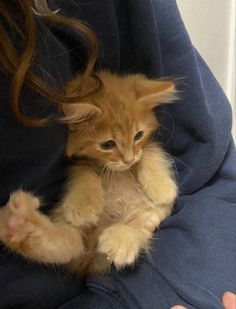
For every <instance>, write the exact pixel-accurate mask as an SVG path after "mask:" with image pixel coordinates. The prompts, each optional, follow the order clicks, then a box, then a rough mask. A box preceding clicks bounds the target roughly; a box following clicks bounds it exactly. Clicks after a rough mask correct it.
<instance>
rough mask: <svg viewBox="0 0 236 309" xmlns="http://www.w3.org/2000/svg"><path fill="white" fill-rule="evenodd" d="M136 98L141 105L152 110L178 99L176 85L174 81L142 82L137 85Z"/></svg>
mask: <svg viewBox="0 0 236 309" xmlns="http://www.w3.org/2000/svg"><path fill="white" fill-rule="evenodd" d="M136 96H137V101H138V103H139V104H142V105H143V106H145V107H147V108H149V109H152V108H154V107H156V106H158V105H161V104H165V103H171V102H173V101H174V100H175V99H176V90H175V84H174V83H173V82H172V81H161V80H148V79H145V80H142V81H141V80H140V82H138V83H136Z"/></svg>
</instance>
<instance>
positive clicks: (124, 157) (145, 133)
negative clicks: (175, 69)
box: [0, 71, 177, 274]
mask: <svg viewBox="0 0 236 309" xmlns="http://www.w3.org/2000/svg"><path fill="white" fill-rule="evenodd" d="M97 74H98V76H99V78H100V79H101V80H102V82H103V84H104V88H103V90H102V91H101V92H100V93H97V94H94V95H92V96H91V97H89V98H88V99H87V100H86V101H85V102H82V103H80V104H76V105H75V104H73V105H71V104H70V105H67V106H65V109H64V112H65V119H64V120H66V121H67V122H68V121H69V122H70V123H71V124H70V131H69V136H68V144H67V150H66V152H67V155H68V156H69V157H72V158H74V159H76V164H75V165H74V166H73V167H72V169H71V172H70V177H69V180H68V183H67V188H66V192H65V195H64V198H63V200H62V201H61V202H60V204H59V205H58V207H57V208H56V209H55V210H54V211H53V213H52V214H51V215H50V217H47V216H45V215H43V214H41V213H40V212H39V211H38V210H37V208H38V207H39V205H40V202H39V200H38V199H37V198H36V197H34V196H32V195H31V194H29V193H25V192H22V191H18V192H15V193H14V194H13V195H12V196H11V198H10V200H9V202H8V204H7V205H6V206H5V207H3V208H2V209H1V210H0V238H1V240H2V241H3V242H4V243H5V244H6V246H7V247H9V248H11V249H12V250H13V251H16V252H18V253H20V254H21V255H23V256H25V257H26V258H28V259H33V260H35V261H40V262H44V263H59V264H66V265H67V266H68V268H69V269H70V270H71V271H73V272H76V273H79V274H85V273H88V272H92V273H99V274H102V273H105V272H106V271H107V270H108V269H109V266H110V264H111V263H113V264H114V265H115V266H116V267H117V268H121V267H124V266H126V265H130V264H133V263H134V262H135V261H136V259H137V258H138V256H139V254H140V252H142V251H148V248H149V244H150V240H151V238H152V235H153V232H154V230H155V229H156V228H157V227H158V226H159V224H160V222H161V221H163V220H164V219H165V218H166V217H167V216H169V215H170V213H171V210H172V206H173V203H174V200H175V199H176V196H177V186H176V184H175V181H174V180H173V177H172V173H171V166H170V161H169V160H168V158H167V156H166V155H165V153H164V151H163V150H162V148H161V147H160V146H159V145H158V144H156V143H154V142H152V139H151V136H152V133H153V132H154V131H155V130H156V129H157V127H158V121H157V119H156V117H155V114H154V112H153V108H154V107H156V106H158V105H160V104H162V103H168V102H171V101H172V100H173V98H174V94H175V87H174V84H173V83H172V82H171V81H158V80H150V79H147V78H146V77H145V76H143V75H124V76H119V75H116V74H111V73H109V72H105V71H101V72H98V73H97ZM87 86H88V87H89V85H87ZM75 88H76V85H74V84H70V85H68V92H70V91H71V92H72V91H74V90H72V89H75Z"/></svg>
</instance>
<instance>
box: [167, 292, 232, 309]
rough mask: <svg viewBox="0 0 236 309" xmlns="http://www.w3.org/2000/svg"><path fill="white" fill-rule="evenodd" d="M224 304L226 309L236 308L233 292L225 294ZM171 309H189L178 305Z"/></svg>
mask: <svg viewBox="0 0 236 309" xmlns="http://www.w3.org/2000/svg"><path fill="white" fill-rule="evenodd" d="M222 304H223V306H224V309H235V308H236V294H234V293H231V292H225V293H224V295H223V297H222ZM170 309H187V308H186V307H184V306H180V305H176V306H173V307H171V308H170Z"/></svg>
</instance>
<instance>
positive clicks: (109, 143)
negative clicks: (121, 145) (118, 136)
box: [101, 140, 116, 150]
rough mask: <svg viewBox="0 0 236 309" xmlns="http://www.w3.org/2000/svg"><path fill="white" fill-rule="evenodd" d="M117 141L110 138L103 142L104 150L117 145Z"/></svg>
mask: <svg viewBox="0 0 236 309" xmlns="http://www.w3.org/2000/svg"><path fill="white" fill-rule="evenodd" d="M115 145H116V143H115V142H114V141H113V140H109V141H107V142H105V143H103V144H101V148H102V149H104V150H109V149H112V148H113V147H115Z"/></svg>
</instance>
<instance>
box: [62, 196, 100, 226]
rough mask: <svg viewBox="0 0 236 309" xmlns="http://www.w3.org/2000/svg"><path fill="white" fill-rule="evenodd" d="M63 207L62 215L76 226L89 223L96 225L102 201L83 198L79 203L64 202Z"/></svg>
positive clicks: (88, 224)
mask: <svg viewBox="0 0 236 309" xmlns="http://www.w3.org/2000/svg"><path fill="white" fill-rule="evenodd" d="M91 194H92V193H91ZM63 208H64V217H65V219H66V221H67V222H69V223H70V224H72V225H74V226H76V227H82V226H88V227H89V226H91V225H97V223H98V220H99V216H100V214H101V212H102V210H103V203H101V202H100V201H98V200H97V201H91V200H85V201H80V203H78V202H74V203H66V204H65V205H64V207H63Z"/></svg>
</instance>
